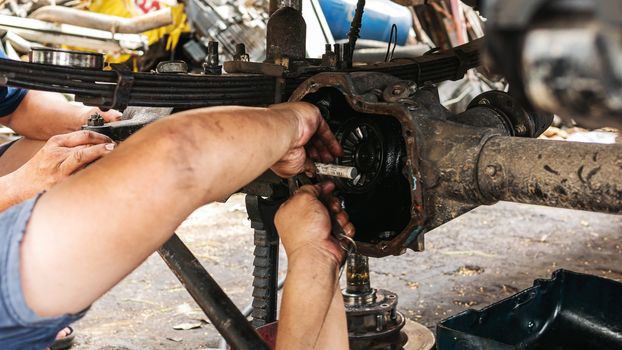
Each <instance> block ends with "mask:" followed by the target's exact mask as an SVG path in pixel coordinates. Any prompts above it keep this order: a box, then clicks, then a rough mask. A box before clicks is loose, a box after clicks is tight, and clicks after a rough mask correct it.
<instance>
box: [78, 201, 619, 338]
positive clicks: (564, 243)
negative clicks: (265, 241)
mask: <svg viewBox="0 0 622 350" xmlns="http://www.w3.org/2000/svg"><path fill="white" fill-rule="evenodd" d="M178 232H179V234H180V236H181V237H182V239H183V240H184V241H185V242H186V243H187V244H188V245H189V247H190V248H191V249H192V250H193V251H194V252H195V254H196V255H197V256H198V257H199V259H201V261H202V262H203V264H204V265H205V266H206V267H207V269H208V271H210V272H211V273H212V274H213V276H214V277H215V278H216V280H217V281H219V283H220V284H221V286H222V287H223V288H224V289H225V290H226V291H227V292H228V293H229V294H230V296H231V298H232V299H233V300H234V301H235V303H236V304H237V305H238V306H239V307H240V308H242V307H244V306H246V304H248V303H249V301H250V295H251V289H250V286H251V270H252V259H253V257H252V248H253V247H252V242H253V241H252V231H251V229H250V228H249V222H248V220H247V217H246V212H245V209H244V198H243V196H242V195H236V196H234V197H232V198H231V199H230V200H229V201H228V202H227V203H226V204H213V205H211V206H207V207H204V208H201V209H199V210H198V211H197V212H195V213H194V214H193V215H192V216H191V217H190V218H189V219H188V220H187V221H186V222H185V223H184V224H183V225H182V227H181V228H180V229H179V231H178ZM621 233H622V217H620V216H614V215H603V214H594V213H587V212H578V211H571V210H561V209H552V208H544V207H536V206H527V205H517V204H510V203H499V204H497V205H494V206H491V207H481V208H478V209H476V210H474V211H472V212H471V213H468V214H466V215H464V216H462V217H460V218H458V219H456V220H454V221H452V222H450V223H448V224H446V225H444V226H442V227H440V228H438V229H436V230H434V231H432V232H430V233H428V234H427V236H426V251H425V252H422V253H414V252H408V253H406V254H405V255H403V256H399V257H388V258H383V259H372V260H371V261H370V266H371V270H372V273H371V278H372V284H373V286H374V287H376V288H383V289H388V290H391V291H394V292H397V293H398V295H399V298H400V303H399V304H400V310H401V311H402V312H403V313H404V314H405V315H406V316H407V317H409V318H411V319H413V320H415V321H418V322H420V323H423V324H424V325H426V326H428V327H430V328H431V329H432V330H434V327H435V324H436V323H437V322H438V321H440V320H442V319H444V318H446V317H447V316H449V315H453V314H456V313H458V312H460V311H463V310H465V309H467V308H481V307H483V306H485V305H488V304H490V303H492V302H494V301H497V300H500V299H502V298H505V297H508V296H510V295H512V294H514V293H515V292H517V291H518V290H521V289H524V288H526V287H529V286H531V285H532V283H533V280H534V279H536V278H546V277H550V275H551V273H552V272H553V271H555V270H557V269H560V268H564V269H569V270H573V271H577V272H586V273H591V274H595V275H599V276H603V277H607V278H611V279H614V280H622V268H621V267H620V266H622V264H621V263H622V254H621V249H622V235H621ZM285 264H286V263H285V261H283V262H282V263H281V268H282V269H283V268H284V267H285ZM192 327H197V328H193V329H186V330H183V329H182V330H176V329H175V328H192ZM75 328H76V330H77V332H78V333H79V334H78V336H77V345H76V346H75V347H74V348H75V349H81V350H87V349H93V350H95V349H97V350H100V349H106V350H146V349H171V350H172V349H175V350H185V349H193V350H196V349H207V348H214V347H216V346H217V344H218V340H219V338H218V335H217V333H216V332H215V330H214V328H213V327H212V326H211V325H210V324H209V323H207V322H206V321H205V316H204V315H203V314H202V313H201V312H200V310H199V308H198V307H197V306H196V305H195V304H194V302H193V301H192V299H191V298H190V297H189V295H188V294H187V293H186V291H185V290H184V288H183V287H182V286H181V285H180V284H179V283H178V282H177V280H176V279H175V277H174V276H173V274H172V273H171V272H170V271H169V270H168V269H167V267H166V266H165V265H164V263H163V262H162V261H161V259H160V257H159V256H157V255H154V256H152V257H150V258H149V259H148V260H147V262H146V263H145V264H143V265H142V266H141V267H140V268H139V269H138V270H136V271H135V272H134V273H132V274H131V275H130V276H128V277H127V278H126V279H125V280H124V281H123V283H121V284H120V285H119V286H117V287H116V288H115V289H113V290H112V292H110V293H109V294H107V295H106V296H105V297H104V298H103V299H101V300H100V301H99V302H97V303H96V304H95V305H93V307H92V309H91V312H90V313H89V314H88V315H87V316H86V317H85V318H84V319H83V320H82V321H80V322H78V323H77V324H76V325H75Z"/></svg>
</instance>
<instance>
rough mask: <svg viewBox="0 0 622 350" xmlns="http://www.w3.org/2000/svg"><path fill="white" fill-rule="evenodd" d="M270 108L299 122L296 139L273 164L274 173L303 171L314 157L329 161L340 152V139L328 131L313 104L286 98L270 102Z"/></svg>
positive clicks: (292, 173)
mask: <svg viewBox="0 0 622 350" xmlns="http://www.w3.org/2000/svg"><path fill="white" fill-rule="evenodd" d="M270 109H271V110H273V111H277V112H280V113H284V114H287V115H293V116H295V117H296V119H297V120H298V125H299V126H298V130H299V135H298V138H297V140H296V141H295V142H294V144H293V145H292V147H291V148H290V150H289V152H287V154H285V156H283V158H281V160H279V161H278V162H277V163H276V164H274V165H273V166H272V171H274V173H275V174H277V175H279V176H281V177H285V178H286V177H291V176H294V175H298V174H300V173H302V172H304V171H312V170H313V169H314V166H313V160H315V161H321V162H324V163H330V162H332V161H334V158H335V157H338V156H340V155H341V151H342V150H341V146H340V145H339V142H337V139H336V138H335V135H333V133H332V131H330V128H329V127H328V124H327V123H326V121H325V120H324V118H323V117H322V115H321V114H320V110H319V109H318V108H317V107H315V106H314V105H312V104H310V103H307V102H289V103H282V104H278V105H273V106H270ZM305 146H306V150H305ZM307 153H308V155H309V157H307Z"/></svg>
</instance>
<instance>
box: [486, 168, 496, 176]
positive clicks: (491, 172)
mask: <svg viewBox="0 0 622 350" xmlns="http://www.w3.org/2000/svg"><path fill="white" fill-rule="evenodd" d="M484 173H485V174H486V175H488V176H490V177H493V176H495V175H496V174H497V168H496V167H495V166H494V165H489V166H487V167H486V169H485V170H484Z"/></svg>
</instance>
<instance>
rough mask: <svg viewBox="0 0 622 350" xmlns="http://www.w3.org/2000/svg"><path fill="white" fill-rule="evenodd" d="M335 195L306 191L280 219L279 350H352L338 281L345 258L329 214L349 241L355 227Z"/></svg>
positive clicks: (324, 189) (319, 188)
mask: <svg viewBox="0 0 622 350" xmlns="http://www.w3.org/2000/svg"><path fill="white" fill-rule="evenodd" d="M333 189H334V185H333V184H330V183H328V184H320V185H315V186H305V187H302V188H301V189H300V190H299V191H298V192H297V193H296V195H294V196H293V197H292V198H290V199H289V200H288V201H287V202H286V203H284V204H283V206H282V207H281V208H280V209H279V211H278V212H277V214H276V217H275V225H276V227H277V230H278V232H279V235H280V237H281V239H282V242H283V246H284V248H285V252H286V253H287V258H288V268H287V270H288V271H287V278H286V280H285V286H284V291H283V301H282V303H281V316H280V320H279V332H278V336H277V350H278V349H347V348H348V336H347V325H346V319H345V309H344V306H343V299H342V296H341V293H340V290H339V281H338V271H339V266H340V264H341V261H343V259H344V258H345V257H344V252H343V251H342V249H341V248H340V247H339V244H338V242H337V241H336V240H335V238H333V237H332V236H331V219H330V217H329V213H328V210H330V211H331V212H332V214H333V215H335V217H336V220H337V222H338V223H339V224H340V225H341V226H342V227H343V229H344V232H345V233H346V234H347V235H348V236H350V237H352V236H353V235H354V227H353V226H352V224H351V223H350V222H349V219H348V216H347V214H346V213H345V212H344V211H343V209H342V208H341V205H340V203H339V201H338V200H336V199H335V198H333V197H331V196H330V193H331V192H332V190H333ZM320 198H322V201H320ZM324 203H326V204H328V210H327V208H326V206H325V204H324Z"/></svg>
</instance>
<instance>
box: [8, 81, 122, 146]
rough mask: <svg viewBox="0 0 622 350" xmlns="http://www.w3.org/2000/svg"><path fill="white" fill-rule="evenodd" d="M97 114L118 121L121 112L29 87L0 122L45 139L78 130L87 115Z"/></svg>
mask: <svg viewBox="0 0 622 350" xmlns="http://www.w3.org/2000/svg"><path fill="white" fill-rule="evenodd" d="M94 113H99V114H101V115H102V117H104V120H105V121H106V122H111V121H115V120H119V118H120V116H121V114H120V113H119V112H117V111H114V110H110V111H107V112H102V111H100V110H99V108H97V107H88V106H81V105H76V104H72V103H70V102H68V101H67V99H65V97H64V96H63V95H61V94H58V93H53V92H46V91H36V90H30V91H28V92H27V93H26V96H24V98H23V100H22V101H21V102H20V104H19V105H18V106H17V108H16V109H15V111H13V112H12V113H11V114H9V115H6V116H3V117H0V124H3V125H6V126H8V127H9V128H11V129H13V130H14V131H15V132H16V133H18V134H20V135H22V136H24V137H27V138H29V139H33V140H44V141H45V140H47V139H49V138H50V137H52V136H54V135H58V134H65V133H68V132H71V131H76V130H80V127H81V126H82V125H84V124H86V121H87V120H88V118H89V116H90V115H92V114H94Z"/></svg>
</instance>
